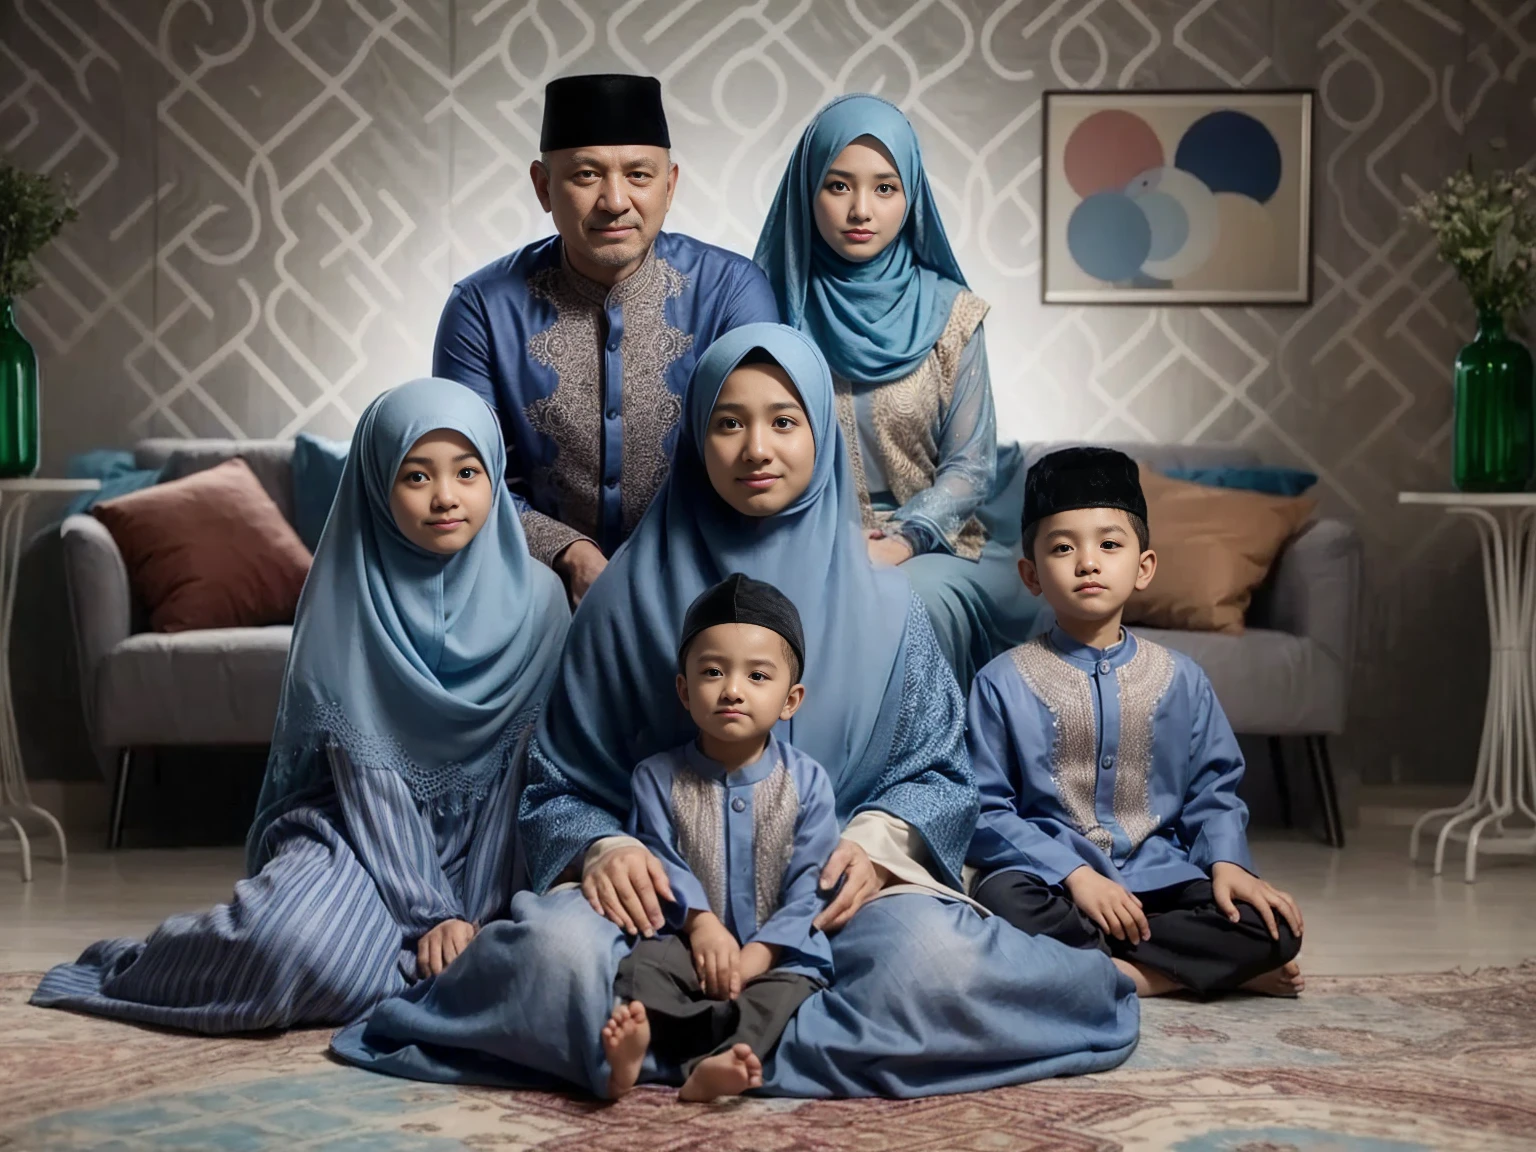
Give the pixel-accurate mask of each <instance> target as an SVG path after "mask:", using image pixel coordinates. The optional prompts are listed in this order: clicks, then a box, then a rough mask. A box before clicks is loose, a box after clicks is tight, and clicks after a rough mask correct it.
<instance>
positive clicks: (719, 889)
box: [672, 772, 726, 916]
mask: <svg viewBox="0 0 1536 1152" xmlns="http://www.w3.org/2000/svg"><path fill="white" fill-rule="evenodd" d="M724 792H725V789H724V788H722V787H721V786H720V785H719V784H716V783H715V782H714V781H713V780H706V779H705V778H704V777H702V776H696V775H694V774H693V773H692V772H679V773H677V775H675V776H674V777H673V778H672V822H673V823H674V824H675V825H676V826H677V851H678V854H679V855H680V856H682V858H683V860H684V861H686V862H687V864H688V870H689V871H690V872H692V873H693V874H694V876H695V877H697V878H698V881H699V883H700V884H702V885H703V886H704V895H705V896H706V897H708V898H709V910H710V911H711V912H713V913H714V914H715V915H716V916H724V915H725V910H726V905H725V797H724Z"/></svg>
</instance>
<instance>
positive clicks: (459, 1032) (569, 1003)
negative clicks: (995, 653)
mask: <svg viewBox="0 0 1536 1152" xmlns="http://www.w3.org/2000/svg"><path fill="white" fill-rule="evenodd" d="M765 362H766V363H768V364H771V365H775V366H777V369H778V370H780V371H782V373H783V377H784V380H785V382H786V383H785V384H784V385H782V386H779V387H782V388H783V391H782V392H781V393H780V394H779V395H777V396H770V397H768V398H767V401H772V402H773V403H767V402H766V401H765V402H764V403H765V404H766V407H767V409H768V410H769V411H778V412H779V418H780V419H783V420H785V421H797V420H802V419H803V420H805V421H808V423H809V425H810V430H811V433H812V436H813V438H814V444H815V459H814V466H813V467H812V469H811V470H810V472H809V478H808V480H807V482H806V486H805V487H804V488H803V490H801V491H799V492H795V493H787V494H786V495H787V496H789V497H790V498H788V499H787V502H786V503H783V504H782V506H778V507H775V508H774V509H773V510H772V511H769V512H766V513H749V512H743V511H742V510H740V509H741V507H742V500H743V499H744V498H742V497H741V496H740V494H739V493H736V492H733V494H732V495H726V494H724V490H723V488H722V484H727V483H731V481H730V480H725V481H722V480H721V479H720V477H719V474H718V472H715V471H711V468H712V467H718V463H716V464H715V465H707V464H706V459H708V460H711V461H717V457H716V455H715V453H716V445H715V444H714V443H711V442H710V439H711V437H712V436H715V435H716V430H717V429H720V428H725V427H727V426H730V425H731V424H732V422H735V424H736V425H741V424H743V423H744V422H748V421H750V419H751V417H750V416H748V415H744V414H743V412H742V409H741V408H739V407H737V406H735V405H734V404H733V405H731V406H726V405H725V404H724V402H723V400H722V404H721V407H719V408H717V406H716V405H717V398H721V396H722V389H723V388H724V389H727V390H729V389H730V388H731V387H734V386H735V385H734V382H730V381H729V379H728V378H730V377H731V374H732V373H733V372H734V371H735V369H736V368H737V367H738V366H742V365H744V364H749V363H750V364H759V363H765ZM744 375H745V374H744ZM745 439H746V440H747V444H748V446H747V447H744V448H743V449H742V453H743V457H742V459H743V460H745V461H748V466H749V467H751V468H752V469H753V470H754V471H753V472H752V474H751V475H752V476H758V475H761V476H772V475H775V474H783V475H788V474H790V472H791V471H792V469H790V468H788V467H787V466H786V467H783V468H781V467H779V466H778V463H776V462H775V460H774V459H773V457H772V448H771V447H770V448H768V449H766V450H765V449H762V448H760V447H754V446H752V444H751V437H750V435H749V436H747V437H745ZM755 452H762V453H763V455H762V457H761V459H760V460H759V458H758V457H756V456H750V454H751V453H755ZM736 479H738V480H741V479H744V477H742V476H737V477H736ZM733 571H741V572H745V573H747V574H748V575H750V576H753V577H754V578H756V579H761V580H766V581H768V582H770V583H772V584H774V585H775V586H776V587H778V588H779V589H780V590H781V591H783V592H784V593H785V594H786V595H787V596H788V597H789V598H790V599H791V600H792V601H793V602H794V603H795V604H796V606H797V607H798V608H799V610H800V613H801V615H802V618H803V620H804V625H805V635H806V654H805V676H804V681H805V685H806V697H805V703H804V704H803V705H802V707H801V709H800V710H799V712H797V713H796V715H795V716H794V718H793V719H792V720H790V721H787V722H785V723H783V724H781V725H780V728H781V729H782V730H781V731H780V732H779V733H778V734H779V736H780V737H781V738H783V739H785V740H787V741H788V742H790V743H791V744H793V745H794V746H795V747H796V748H798V749H800V750H801V751H803V752H805V753H806V754H807V755H809V756H811V757H813V758H815V759H816V760H818V761H819V762H820V763H821V764H822V765H823V766H824V767H825V768H826V769H827V772H828V774H829V776H830V777H831V780H832V783H833V790H834V793H835V796H836V802H837V812H838V817H839V820H840V822H842V824H843V832H842V836H843V842H842V844H841V845H840V846H839V848H838V850H837V851H836V852H834V854H833V860H832V863H831V865H830V866H829V868H828V869H827V871H826V872H824V873H823V877H822V880H823V886H824V887H825V888H827V889H830V888H832V887H833V886H834V885H835V884H836V883H837V882H838V880H839V879H842V880H843V881H844V888H845V889H847V890H854V891H856V892H857V898H856V899H854V900H852V901H851V902H849V903H848V904H847V905H846V906H845V907H844V912H845V913H846V914H845V915H843V914H839V913H838V912H837V911H836V910H837V909H838V907H839V903H838V902H837V901H835V900H834V901H833V903H832V904H831V905H829V907H828V909H827V910H826V912H824V913H823V916H824V917H827V918H829V919H830V920H831V921H832V923H831V924H829V925H828V926H829V927H835V926H836V925H837V924H838V923H841V924H842V926H841V928H840V930H839V931H837V934H836V935H834V936H833V937H832V941H833V959H834V964H835V967H836V979H835V981H834V983H833V985H832V987H831V988H829V989H828V990H826V991H824V992H822V993H819V994H817V995H816V996H814V997H812V998H811V999H810V1000H808V1001H806V1003H805V1004H804V1005H803V1006H802V1007H801V1009H800V1012H799V1015H798V1016H797V1018H796V1019H795V1021H794V1022H793V1023H792V1024H791V1025H790V1027H789V1029H788V1031H786V1032H785V1033H784V1039H783V1040H782V1041H781V1042H780V1045H779V1048H778V1050H777V1052H776V1054H775V1056H774V1057H773V1059H772V1060H770V1061H769V1062H768V1064H767V1066H766V1067H765V1069H764V1088H763V1090H764V1091H765V1092H769V1093H773V1094H777V1095H791V1096H864V1095H893V1096H916V1095H925V1094H929V1093H935V1092H955V1091H962V1090H967V1089H972V1088H982V1087H987V1086H991V1085H998V1084H1009V1083H1017V1082H1019V1081H1023V1080H1029V1079H1033V1078H1036V1077H1039V1076H1054V1075H1060V1074H1063V1073H1068V1072H1088V1071H1097V1070H1101V1069H1104V1068H1108V1067H1112V1066H1113V1065H1115V1064H1118V1063H1119V1062H1120V1061H1121V1060H1123V1059H1124V1058H1125V1056H1126V1055H1127V1054H1128V1053H1129V1052H1130V1050H1131V1048H1132V1046H1133V1045H1134V1043H1135V1037H1136V1028H1137V1019H1138V1017H1137V1005H1136V1000H1135V997H1134V995H1133V994H1132V992H1131V985H1130V982H1129V981H1128V980H1126V979H1124V978H1123V977H1120V976H1119V975H1118V974H1117V973H1116V971H1115V970H1114V968H1113V966H1112V965H1111V964H1109V962H1108V961H1107V960H1106V959H1105V958H1104V957H1102V956H1100V955H1098V954H1089V953H1085V952H1083V951H1081V950H1072V949H1068V948H1065V947H1061V946H1056V942H1055V941H1051V940H1048V939H1044V938H1040V937H1031V936H1026V935H1025V934H1023V933H1021V932H1018V931H1015V930H1014V929H1013V928H1011V927H1010V926H1009V925H1007V924H1005V923H1004V922H1002V921H1001V920H996V919H986V918H984V913H982V912H979V911H978V910H977V907H976V906H974V905H973V904H972V902H970V901H969V900H967V899H966V897H964V896H962V895H961V894H960V892H959V891H958V889H959V888H960V884H961V878H960V869H961V865H962V861H963V858H964V854H965V849H966V846H967V844H968V843H969V840H970V836H971V832H972V830H973V827H974V824H975V819H976V812H977V795H976V789H975V784H974V782H973V781H972V778H971V770H970V761H969V757H968V755H967V752H966V747H965V742H964V722H965V709H964V700H963V698H962V696H961V694H960V690H959V687H958V685H957V684H956V682H955V678H954V675H953V674H952V673H951V671H950V669H949V666H948V664H947V663H946V662H945V660H944V658H943V656H942V654H941V653H940V652H939V648H938V644H937V642H936V640H935V638H934V635H933V629H932V626H931V625H930V624H929V622H928V614H927V612H926V611H925V610H924V608H923V606H922V605H921V603H920V602H919V601H917V599H916V598H915V597H914V596H913V594H912V592H911V589H910V587H909V586H908V585H907V582H906V581H905V580H904V579H903V578H902V576H901V573H900V571H899V570H897V569H892V568H889V567H876V566H874V565H872V564H871V563H870V561H869V559H868V555H867V551H866V546H865V542H864V535H863V531H862V529H861V528H860V526H859V520H858V517H857V506H856V504H855V492H854V489H853V483H852V475H851V472H850V469H849V464H848V454H847V451H846V448H845V446H844V444H843V442H842V436H841V434H840V432H839V430H838V424H837V418H836V412H835V397H834V395H833V391H832V381H831V376H830V374H829V372H828V370H827V366H826V362H825V361H824V360H823V359H822V357H821V355H820V353H819V352H818V351H817V350H816V347H815V345H814V344H812V343H811V341H810V340H809V339H808V338H807V337H806V336H805V335H803V334H802V333H800V332H798V331H796V330H794V329H791V328H787V327H784V326H782V325H777V324H752V325H747V326H745V327H742V328H738V329H735V330H734V331H732V332H730V333H728V334H727V335H725V336H723V337H722V338H721V339H720V340H718V341H716V342H715V344H714V345H712V346H711V347H710V348H709V349H708V350H707V351H706V352H705V354H704V355H703V356H702V357H701V358H700V360H699V363H698V365H697V366H696V367H695V370H694V374H693V378H692V380H691V381H690V383H689V387H688V391H687V394H686V396H685V398H684V419H683V422H682V424H681V425H680V433H679V439H678V447H677V452H676V456H675V457H674V461H673V468H672V473H671V476H670V478H669V479H668V480H667V482H666V483H665V484H664V485H663V487H662V489H661V491H660V493H659V494H658V495H657V497H656V500H655V501H654V503H652V505H651V507H650V509H649V511H647V513H646V515H645V517H644V518H643V519H642V520H641V522H640V524H639V526H638V527H637V528H636V530H635V533H634V535H632V536H631V537H630V539H629V541H628V542H627V543H626V544H625V545H624V547H623V548H621V549H620V550H619V551H618V552H617V553H616V554H615V556H614V558H613V562H612V563H611V564H610V566H609V568H608V570H607V571H606V572H605V573H604V574H603V576H602V578H601V579H600V580H598V581H597V583H596V584H594V585H593V588H592V591H591V593H590V594H589V596H588V597H587V598H586V599H585V600H583V601H582V605H581V608H580V610H579V611H578V612H577V614H576V619H575V621H574V623H573V625H572V630H571V636H570V640H569V642H568V644H567V647H566V652H565V656H564V658H563V660H562V662H561V669H560V675H559V680H558V683H557V686H556V688H555V689H554V691H553V693H552V694H551V697H550V704H549V707H548V708H547V710H546V712H545V714H544V716H543V717H542V718H541V720H540V723H539V726H538V729H537V731H536V734H535V738H534V741H533V743H532V744H531V746H530V749H529V763H528V782H527V786H526V788H525V790H524V792H523V796H522V801H521V805H520V809H519V834H520V850H521V852H522V853H523V854H524V857H525V860H526V865H527V870H528V877H529V880H530V883H531V887H532V889H533V890H532V891H530V892H522V893H519V894H518V895H517V896H516V897H515V898H514V899H513V903H512V916H511V918H510V920H508V921H504V922H502V923H499V924H493V925H490V926H489V927H488V928H487V929H486V930H485V931H484V932H482V933H481V934H480V936H479V937H478V938H477V939H476V940H475V942H474V943H473V944H472V945H471V946H470V948H469V949H468V950H467V951H466V952H465V953H464V955H463V956H462V957H460V959H459V960H458V961H457V962H456V963H455V964H454V966H453V967H452V968H450V969H449V970H448V971H447V972H446V973H444V974H443V975H442V976H441V977H439V978H438V979H437V980H435V981H432V982H431V984H430V985H422V986H418V987H417V988H415V989H412V990H410V991H408V992H406V993H405V994H404V995H403V996H400V997H397V998H396V999H394V1000H390V1001H387V1002H385V1003H384V1004H382V1005H380V1006H379V1007H378V1008H377V1009H375V1011H374V1012H373V1014H372V1015H371V1016H370V1017H369V1019H368V1020H367V1021H366V1022H362V1023H359V1024H356V1025H353V1026H352V1027H349V1028H347V1029H346V1030H344V1031H343V1032H342V1033H341V1034H340V1035H338V1036H337V1037H336V1039H335V1040H334V1041H333V1048H334V1050H335V1051H337V1052H338V1053H339V1054H340V1055H342V1056H343V1057H345V1058H346V1059H348V1060H351V1061H353V1062H354V1063H357V1064H360V1065H362V1066H364V1067H368V1068H373V1069H375V1070H379V1071H385V1072H390V1073H393V1074H395V1075H402V1076H410V1077H414V1078H418V1079H427V1080H442V1081H451V1082H475V1083H492V1084H502V1085H524V1086H532V1085H549V1084H552V1083H565V1084H576V1085H579V1086H581V1087H585V1088H589V1089H591V1090H593V1091H597V1092H601V1091H602V1090H603V1087H604V1086H605V1085H606V1084H607V1082H608V1068H607V1065H606V1063H605V1061H604V1058H603V1053H602V1048H601V1045H600V1043H599V1042H598V1039H597V1038H598V1033H599V1030H600V1029H601V1027H602V1025H603V1023H604V1021H605V1020H606V1019H607V1018H608V1016H609V1014H610V1013H611V1011H612V1007H613V981H614V977H615V975H616V973H617V969H618V964H619V961H620V960H621V959H622V958H623V956H624V955H625V953H626V952H627V951H628V950H629V947H630V942H629V940H627V939H626V937H625V935H624V934H622V933H621V932H620V931H619V930H618V929H617V928H616V927H615V926H614V923H610V921H609V920H608V919H604V918H603V917H602V916H600V915H599V914H597V913H596V912H594V908H593V906H592V905H596V906H599V907H602V908H603V909H604V910H605V911H606V912H607V913H608V915H609V916H611V917H612V918H613V919H614V920H616V921H622V920H625V919H628V920H630V921H631V922H635V921H638V922H639V925H640V926H641V927H643V928H644V929H645V930H646V931H649V930H650V927H651V925H647V924H645V919H646V914H645V913H644V912H641V913H639V914H638V915H630V911H631V909H629V908H628V907H627V905H626V902H625V901H623V900H615V899H614V891H615V887H616V885H619V884H630V883H632V882H633V883H634V886H635V889H636V892H637V893H638V894H639V895H640V896H641V898H642V901H647V900H648V901H649V902H650V905H649V906H654V902H655V899H656V893H657V892H659V893H660V894H661V897H662V898H663V899H664V898H665V891H664V886H663V885H662V884H655V885H654V886H653V885H651V884H647V883H645V882H644V878H645V877H646V876H647V875H650V876H654V875H655V874H656V873H655V871H653V870H652V869H651V868H650V867H649V866H648V865H647V863H646V862H645V860H643V859H641V858H645V857H648V855H649V854H648V853H647V852H646V851H645V850H644V848H642V847H640V846H639V844H638V842H636V841H633V840H630V839H629V838H627V837H625V836H623V835H622V831H623V826H624V819H625V816H626V814H627V811H628V808H629V803H630V773H631V771H632V770H633V768H634V766H635V764H636V763H637V762H638V761H640V760H641V759H643V758H645V757H646V756H649V755H651V754H653V753H655V752H658V751H661V750H662V749H665V748H671V747H676V746H677V745H678V744H679V743H682V742H683V741H685V740H687V739H688V738H689V737H690V736H691V735H692V733H693V728H692V725H691V722H690V721H689V718H688V715H687V713H686V712H685V711H684V710H683V708H682V706H681V704H680V703H679V702H678V698H677V694H676V690H675V688H674V679H675V676H676V672H677V643H678V637H679V632H680V629H681V627H682V622H683V617H684V614H685V612H686V610H687V607H688V605H689V603H690V602H691V601H692V600H693V598H694V597H695V596H697V595H698V594H699V593H700V592H701V591H703V590H704V589H705V588H707V587H709V586H710V585H712V584H714V583H716V582H718V581H719V580H721V579H723V578H724V577H725V576H726V575H728V574H730V573H731V572H733ZM636 854H638V856H637V855H636ZM626 856H627V857H628V859H629V861H630V863H626V864H623V865H618V864H616V862H617V861H620V860H621V859H623V858H625V857H626ZM840 857H841V859H843V860H846V861H848V862H849V864H848V867H847V868H846V869H844V868H842V867H841V866H840V864H839V863H838V861H839V859H840ZM594 878H597V880H598V883H597V884H593V880H594ZM866 878H873V879H874V883H873V884H871V885H869V886H867V887H866V885H865V879H866ZM577 880H583V881H585V882H586V887H587V889H588V892H587V893H586V894H584V892H583V890H582V889H579V888H577V887H576V886H575V884H574V881H577ZM562 882H564V883H562ZM653 888H654V891H653ZM589 901H590V902H591V904H589ZM849 917H851V918H849ZM652 924H654V921H652ZM648 1060H653V1057H648ZM647 1074H648V1075H649V1076H650V1077H651V1078H657V1079H666V1080H672V1079H675V1078H676V1070H675V1069H671V1068H665V1067H658V1066H656V1065H655V1064H654V1063H651V1064H650V1065H649V1067H648V1069H647Z"/></svg>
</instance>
